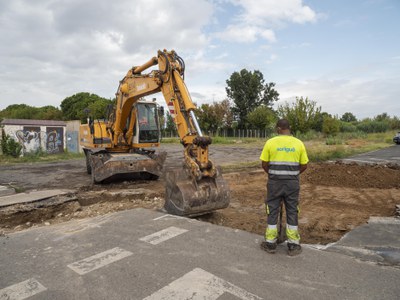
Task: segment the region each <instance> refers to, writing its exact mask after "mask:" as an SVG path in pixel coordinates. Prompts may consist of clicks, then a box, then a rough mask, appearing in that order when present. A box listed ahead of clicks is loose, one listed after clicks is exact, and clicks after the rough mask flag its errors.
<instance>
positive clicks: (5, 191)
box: [0, 185, 15, 197]
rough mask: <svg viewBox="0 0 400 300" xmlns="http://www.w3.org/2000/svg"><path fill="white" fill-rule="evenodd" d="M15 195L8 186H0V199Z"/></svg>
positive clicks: (13, 190)
mask: <svg viewBox="0 0 400 300" xmlns="http://www.w3.org/2000/svg"><path fill="white" fill-rule="evenodd" d="M13 194H15V189H13V188H12V187H9V186H5V185H0V197H3V196H8V195H13Z"/></svg>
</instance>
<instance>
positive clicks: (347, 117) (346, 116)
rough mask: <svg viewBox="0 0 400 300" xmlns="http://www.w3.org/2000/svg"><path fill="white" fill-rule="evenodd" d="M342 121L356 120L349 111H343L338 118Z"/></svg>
mask: <svg viewBox="0 0 400 300" xmlns="http://www.w3.org/2000/svg"><path fill="white" fill-rule="evenodd" d="M340 120H341V121H343V122H357V118H356V116H355V115H353V114H352V113H351V112H345V113H344V114H343V115H342V117H341V118H340Z"/></svg>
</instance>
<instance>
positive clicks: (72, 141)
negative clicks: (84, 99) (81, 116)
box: [66, 120, 83, 153]
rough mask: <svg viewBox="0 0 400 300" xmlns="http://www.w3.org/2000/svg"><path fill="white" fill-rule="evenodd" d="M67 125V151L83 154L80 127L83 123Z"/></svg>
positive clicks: (69, 122)
mask: <svg viewBox="0 0 400 300" xmlns="http://www.w3.org/2000/svg"><path fill="white" fill-rule="evenodd" d="M66 124H67V127H66V139H67V150H68V151H69V152H75V153H77V152H79V153H83V149H82V147H81V146H80V145H79V127H80V125H81V121H79V120H75V121H66Z"/></svg>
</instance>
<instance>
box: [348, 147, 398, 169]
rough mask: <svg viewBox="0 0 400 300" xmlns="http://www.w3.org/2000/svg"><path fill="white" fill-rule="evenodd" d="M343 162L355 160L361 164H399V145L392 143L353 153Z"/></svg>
mask: <svg viewBox="0 0 400 300" xmlns="http://www.w3.org/2000/svg"><path fill="white" fill-rule="evenodd" d="M343 161H344V162H355V163H362V164H396V165H400V145H394V146H391V147H388V148H385V149H381V150H377V151H373V152H368V153H363V154H359V155H355V156H352V157H349V158H346V159H343Z"/></svg>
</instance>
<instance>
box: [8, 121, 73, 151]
mask: <svg viewBox="0 0 400 300" xmlns="http://www.w3.org/2000/svg"><path fill="white" fill-rule="evenodd" d="M4 132H5V134H8V135H9V136H10V137H12V138H13V139H14V140H16V141H17V142H19V143H20V144H21V145H22V147H23V154H25V153H29V152H35V151H38V150H39V149H40V148H41V149H42V150H43V151H46V152H47V153H49V154H54V153H62V152H64V149H65V145H66V136H65V133H66V130H65V126H39V125H4Z"/></svg>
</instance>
